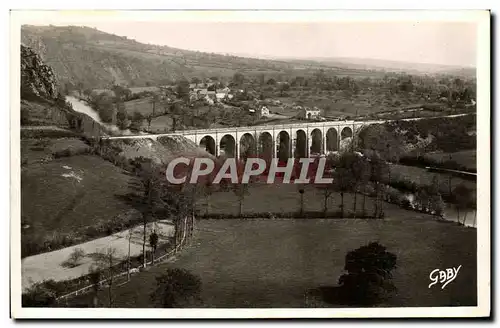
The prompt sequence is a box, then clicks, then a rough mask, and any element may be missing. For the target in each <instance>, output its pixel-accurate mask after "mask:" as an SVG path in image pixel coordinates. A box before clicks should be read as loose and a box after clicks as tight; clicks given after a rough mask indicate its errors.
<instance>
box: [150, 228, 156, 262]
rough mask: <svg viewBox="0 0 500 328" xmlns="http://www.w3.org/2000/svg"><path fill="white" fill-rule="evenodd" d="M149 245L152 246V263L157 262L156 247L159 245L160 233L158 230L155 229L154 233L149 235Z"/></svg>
mask: <svg viewBox="0 0 500 328" xmlns="http://www.w3.org/2000/svg"><path fill="white" fill-rule="evenodd" d="M149 245H150V246H151V250H152V251H151V263H152V264H155V253H156V247H158V234H157V233H156V231H153V233H152V234H150V235H149Z"/></svg>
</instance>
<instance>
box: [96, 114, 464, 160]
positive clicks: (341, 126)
mask: <svg viewBox="0 0 500 328" xmlns="http://www.w3.org/2000/svg"><path fill="white" fill-rule="evenodd" d="M466 115H471V114H469V113H466V114H453V115H446V116H439V117H441V118H444V117H449V118H452V117H459V116H466ZM432 118H438V117H417V118H406V119H400V120H370V121H353V120H351V121H325V122H314V123H310V122H303V123H302V122H301V123H290V124H282V125H257V126H238V127H230V128H216V129H201V130H183V131H176V132H172V133H163V134H141V135H124V136H115V137H102V139H153V140H157V139H158V138H161V137H164V136H167V137H172V136H183V137H185V138H187V139H189V140H191V141H192V142H194V143H195V144H196V145H199V146H200V147H203V148H204V149H205V150H206V151H207V152H209V153H210V154H212V155H215V156H219V155H226V156H228V157H236V158H245V157H248V156H250V155H257V156H263V157H269V158H270V157H273V158H279V159H280V160H286V159H287V158H291V157H295V158H303V157H309V156H315V155H316V156H317V155H320V154H328V153H330V152H336V151H338V150H339V149H340V148H341V145H342V141H344V140H351V141H352V142H355V141H356V136H357V135H359V132H360V130H361V129H362V127H363V126H367V125H371V124H381V123H385V122H389V121H415V120H422V119H432Z"/></svg>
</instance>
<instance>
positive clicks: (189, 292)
mask: <svg viewBox="0 0 500 328" xmlns="http://www.w3.org/2000/svg"><path fill="white" fill-rule="evenodd" d="M156 285H157V287H156V290H155V291H154V292H153V293H152V294H151V300H152V301H153V302H155V303H156V304H157V305H159V306H161V307H166V308H175V307H186V305H189V304H193V301H198V300H199V295H200V292H201V279H200V278H199V277H198V276H196V275H193V274H192V273H190V272H189V271H187V270H185V269H178V268H168V269H167V272H166V273H165V274H162V275H161V276H159V277H156Z"/></svg>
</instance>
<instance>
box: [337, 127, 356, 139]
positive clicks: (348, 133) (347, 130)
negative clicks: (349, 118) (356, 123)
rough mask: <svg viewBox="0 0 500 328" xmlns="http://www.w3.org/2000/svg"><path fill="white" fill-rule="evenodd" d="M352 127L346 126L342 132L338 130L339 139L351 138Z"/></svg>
mask: <svg viewBox="0 0 500 328" xmlns="http://www.w3.org/2000/svg"><path fill="white" fill-rule="evenodd" d="M352 135H353V133H352V128H350V127H348V126H346V127H344V128H343V129H342V132H340V137H341V140H344V139H345V138H352Z"/></svg>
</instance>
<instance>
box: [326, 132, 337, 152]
mask: <svg viewBox="0 0 500 328" xmlns="http://www.w3.org/2000/svg"><path fill="white" fill-rule="evenodd" d="M338 150H339V136H338V132H337V129H336V128H329V129H328V131H326V151H338Z"/></svg>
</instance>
